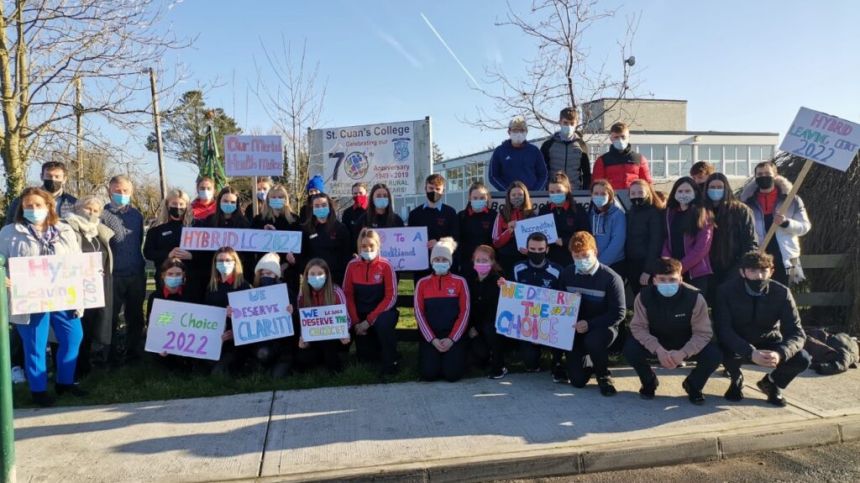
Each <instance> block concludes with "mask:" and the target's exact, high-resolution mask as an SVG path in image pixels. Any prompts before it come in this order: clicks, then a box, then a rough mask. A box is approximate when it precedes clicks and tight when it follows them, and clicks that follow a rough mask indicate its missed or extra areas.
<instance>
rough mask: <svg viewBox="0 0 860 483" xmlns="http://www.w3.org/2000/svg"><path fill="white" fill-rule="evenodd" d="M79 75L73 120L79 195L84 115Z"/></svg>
mask: <svg viewBox="0 0 860 483" xmlns="http://www.w3.org/2000/svg"><path fill="white" fill-rule="evenodd" d="M81 84H82V83H81V78H80V76H75V122H76V124H77V126H76V129H75V132H76V135H75V149H76V150H77V152H76V153H75V158H76V159H77V164H78V166H77V168H78V169H77V170H75V171H76V173H75V175H76V176H77V193H76V194H77V195H78V196H81V195H83V193H81V192H80V191H81V185H82V183H83V179H84V125H83V123H82V122H81V120H82V118H83V117H84V105H83V104H82V103H81V97H82V95H83V92H82V91H83V87H82V85H81Z"/></svg>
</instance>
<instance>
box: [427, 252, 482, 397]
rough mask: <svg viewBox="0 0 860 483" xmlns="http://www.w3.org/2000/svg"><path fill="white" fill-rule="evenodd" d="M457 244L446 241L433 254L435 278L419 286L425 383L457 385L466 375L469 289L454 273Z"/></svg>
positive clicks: (431, 255) (461, 278)
mask: <svg viewBox="0 0 860 483" xmlns="http://www.w3.org/2000/svg"><path fill="white" fill-rule="evenodd" d="M456 249H457V242H455V241H454V240H453V239H452V238H449V237H445V238H442V239H441V240H439V242H438V243H436V244H435V246H434V247H433V251H432V252H431V253H430V263H432V265H433V274H432V275H428V276H427V277H424V278H422V279H421V280H419V281H418V284H417V285H415V319H416V320H417V322H418V328H419V330H420V331H421V336H422V338H423V340H420V341H419V342H418V374H419V377H421V379H422V380H424V381H435V380H437V379H439V378H444V379H445V380H446V381H448V382H456V381H458V380H460V378H461V377H463V374H464V373H465V372H466V347H465V341H463V340H461V338H462V337H463V333H464V332H465V331H466V327H467V326H468V321H469V304H470V298H469V286H468V284H467V283H466V280H465V279H464V278H463V277H460V276H457V275H454V274H452V273H451V266H452V264H453V262H454V251H455V250H456Z"/></svg>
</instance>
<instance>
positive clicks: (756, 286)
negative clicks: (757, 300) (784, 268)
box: [744, 278, 770, 295]
mask: <svg viewBox="0 0 860 483" xmlns="http://www.w3.org/2000/svg"><path fill="white" fill-rule="evenodd" d="M744 282H745V283H746V284H747V288H749V290H750V291H751V292H752V293H754V294H757V295H761V294H763V293H764V291H765V289H767V286H768V284H769V283H770V279H765V280H750V279H748V278H747V279H744Z"/></svg>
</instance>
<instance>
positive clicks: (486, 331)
mask: <svg viewBox="0 0 860 483" xmlns="http://www.w3.org/2000/svg"><path fill="white" fill-rule="evenodd" d="M475 329H476V330H477V331H478V336H477V337H475V338H472V339H469V352H470V354H471V356H472V358H474V359H475V360H476V361H477V362H478V363H479V364H480V365H484V364H486V363H487V362H489V364H490V370H491V371H492V372H493V373H498V372H499V371H501V370H502V368H503V367H505V346H506V345H507V340H505V339H507V338H506V337H505V336H503V335H499V334H497V333H496V325H495V322H494V321H493V320H486V321H484V322H483V323H481V325H480V326H478V327H475ZM467 334H468V332H467ZM467 337H468V336H467Z"/></svg>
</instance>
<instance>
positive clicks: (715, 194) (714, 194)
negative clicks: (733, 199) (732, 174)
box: [708, 188, 726, 201]
mask: <svg viewBox="0 0 860 483" xmlns="http://www.w3.org/2000/svg"><path fill="white" fill-rule="evenodd" d="M725 194H726V190H723V189H717V188H711V189H709V190H708V198H710V199H711V201H722V199H723V196H725Z"/></svg>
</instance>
